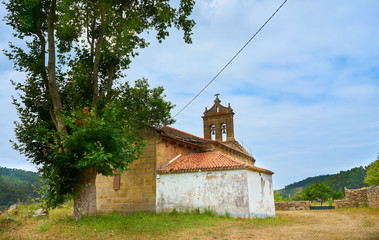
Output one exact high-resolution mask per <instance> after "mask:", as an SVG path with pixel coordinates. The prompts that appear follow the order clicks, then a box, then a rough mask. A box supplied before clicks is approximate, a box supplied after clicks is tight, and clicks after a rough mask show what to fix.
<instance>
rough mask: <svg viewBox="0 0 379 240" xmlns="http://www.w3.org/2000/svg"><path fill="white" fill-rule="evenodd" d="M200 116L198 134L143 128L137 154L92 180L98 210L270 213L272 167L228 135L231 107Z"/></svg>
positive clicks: (216, 107) (272, 210)
mask: <svg viewBox="0 0 379 240" xmlns="http://www.w3.org/2000/svg"><path fill="white" fill-rule="evenodd" d="M218 95H219V94H216V99H215V100H214V104H213V106H212V107H211V108H210V109H209V110H208V109H207V108H205V112H204V114H203V116H202V118H203V127H204V138H201V137H197V136H195V135H192V134H189V133H186V132H183V131H180V130H178V129H175V128H172V127H169V126H164V127H162V128H160V129H157V128H152V127H146V129H145V130H144V131H143V134H144V138H145V140H146V141H147V144H146V146H145V148H144V153H143V154H142V155H141V157H140V158H139V159H138V160H136V161H135V162H133V163H132V164H131V166H130V170H129V171H127V172H124V173H122V174H121V175H120V176H114V177H105V176H102V175H98V176H97V179H96V195H97V208H98V211H99V212H111V211H120V212H125V213H132V212H168V211H172V210H173V209H174V208H175V209H176V210H179V211H185V210H187V209H188V210H191V209H194V208H199V209H205V208H211V209H213V210H215V211H216V212H217V213H219V214H221V215H222V214H225V213H228V214H230V215H231V216H240V217H265V216H275V205H274V195H273V185H272V175H273V174H274V173H273V172H271V171H269V170H266V169H263V168H259V167H257V166H255V159H254V157H253V156H252V155H251V154H250V153H249V152H247V151H246V150H245V149H244V148H243V147H242V146H241V145H240V144H239V143H238V142H237V141H236V140H235V138H234V126H233V117H234V112H233V109H232V108H231V106H230V104H228V107H225V106H223V105H221V101H220V99H219V97H218Z"/></svg>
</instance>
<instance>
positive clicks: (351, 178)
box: [277, 166, 368, 195]
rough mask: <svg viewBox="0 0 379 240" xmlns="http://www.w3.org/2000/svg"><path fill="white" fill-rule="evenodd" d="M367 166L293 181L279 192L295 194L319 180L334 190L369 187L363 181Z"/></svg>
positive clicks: (281, 193)
mask: <svg viewBox="0 0 379 240" xmlns="http://www.w3.org/2000/svg"><path fill="white" fill-rule="evenodd" d="M366 170H367V167H362V166H361V167H356V168H352V169H350V170H347V171H340V172H339V173H337V174H327V175H320V176H316V177H309V178H306V179H304V180H301V181H299V182H295V183H292V184H290V185H287V186H285V187H284V188H283V189H280V190H278V191H277V192H279V193H280V195H283V194H287V195H293V194H295V193H297V192H301V191H302V190H303V189H304V188H306V187H308V186H310V185H312V184H314V183H319V182H325V183H327V184H328V185H329V186H330V187H331V188H332V189H333V191H339V190H342V191H343V189H344V188H345V187H346V188H348V189H355V188H361V187H367V186H368V184H366V183H363V180H364V177H365V176H366Z"/></svg>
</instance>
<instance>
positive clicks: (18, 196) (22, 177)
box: [0, 167, 41, 210]
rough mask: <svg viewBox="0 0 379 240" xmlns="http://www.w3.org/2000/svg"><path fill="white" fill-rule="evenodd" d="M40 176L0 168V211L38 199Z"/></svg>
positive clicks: (33, 173)
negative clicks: (15, 204) (36, 190)
mask: <svg viewBox="0 0 379 240" xmlns="http://www.w3.org/2000/svg"><path fill="white" fill-rule="evenodd" d="M39 186H41V182H40V175H39V174H38V173H35V172H31V171H24V170H20V169H11V168H5V167H0V210H1V209H4V208H7V207H9V206H10V205H12V204H14V203H17V202H18V201H20V202H29V201H31V200H32V199H34V198H37V197H39V195H38V193H37V192H35V191H34V190H35V189H36V188H38V187H39Z"/></svg>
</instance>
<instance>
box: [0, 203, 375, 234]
mask: <svg viewBox="0 0 379 240" xmlns="http://www.w3.org/2000/svg"><path fill="white" fill-rule="evenodd" d="M36 208H37V207H36V206H35V205H28V206H21V207H20V209H19V210H18V212H17V214H12V215H8V214H3V215H1V216H0V239H67V240H69V239H252V238H253V239H302V240H304V239H344V240H345V239H379V209H370V208H351V209H336V210H322V211H282V212H277V217H276V218H266V219H240V218H237V219H236V218H228V217H220V216H214V215H213V214H212V212H207V213H206V214H196V213H166V214H155V213H137V214H127V215H126V214H122V213H111V214H100V215H99V216H98V217H94V218H87V217H84V218H82V219H81V220H80V221H73V220H72V218H71V213H72V208H71V207H70V206H67V205H66V206H64V207H62V208H57V209H55V210H53V211H51V212H50V215H49V216H48V217H44V218H39V219H35V218H32V217H30V212H31V211H33V210H35V209H36ZM28 211H29V212H28ZM8 217H11V218H13V219H14V220H15V221H8V220H7V218H8Z"/></svg>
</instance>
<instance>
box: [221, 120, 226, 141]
mask: <svg viewBox="0 0 379 240" xmlns="http://www.w3.org/2000/svg"><path fill="white" fill-rule="evenodd" d="M221 136H222V141H223V142H225V141H226V124H225V123H223V124H221Z"/></svg>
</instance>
